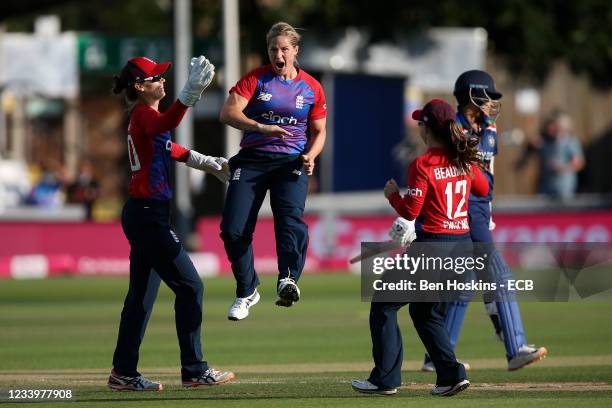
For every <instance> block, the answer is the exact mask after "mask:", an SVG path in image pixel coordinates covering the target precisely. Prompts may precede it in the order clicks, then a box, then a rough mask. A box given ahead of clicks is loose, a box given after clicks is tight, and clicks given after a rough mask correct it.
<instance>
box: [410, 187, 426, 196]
mask: <svg viewBox="0 0 612 408" xmlns="http://www.w3.org/2000/svg"><path fill="white" fill-rule="evenodd" d="M406 195H409V196H414V197H423V190H421V189H420V188H417V187H415V188H410V187H408V190H407V191H406Z"/></svg>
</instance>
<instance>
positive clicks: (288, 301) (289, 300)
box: [276, 278, 300, 307]
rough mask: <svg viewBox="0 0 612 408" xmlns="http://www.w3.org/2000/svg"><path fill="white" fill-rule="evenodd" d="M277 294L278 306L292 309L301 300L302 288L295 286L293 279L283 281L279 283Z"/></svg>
mask: <svg viewBox="0 0 612 408" xmlns="http://www.w3.org/2000/svg"><path fill="white" fill-rule="evenodd" d="M276 294H277V295H278V297H277V298H276V305H277V306H284V307H291V306H293V304H294V303H295V302H297V301H298V300H300V288H298V286H297V285H296V284H295V281H294V280H293V278H283V279H281V280H280V281H279V282H278V289H277V290H276Z"/></svg>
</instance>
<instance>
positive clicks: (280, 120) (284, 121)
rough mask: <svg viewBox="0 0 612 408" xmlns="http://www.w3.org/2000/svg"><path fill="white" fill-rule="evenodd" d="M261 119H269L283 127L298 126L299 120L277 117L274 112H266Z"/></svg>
mask: <svg viewBox="0 0 612 408" xmlns="http://www.w3.org/2000/svg"><path fill="white" fill-rule="evenodd" d="M261 117H263V118H265V119H268V120H269V121H271V122H272V123H280V124H281V125H297V119H296V118H294V117H293V116H291V117H287V116H281V115H275V114H274V111H270V112H264V113H262V114H261Z"/></svg>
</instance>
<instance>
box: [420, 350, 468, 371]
mask: <svg viewBox="0 0 612 408" xmlns="http://www.w3.org/2000/svg"><path fill="white" fill-rule="evenodd" d="M459 363H460V364H463V369H464V370H465V371H470V369H471V368H472V367H471V366H470V364H469V363H464V362H462V361H459ZM421 371H424V372H426V373H435V372H436V367H435V366H434V364H433V361H431V359H430V358H429V355H428V354H425V360H424V361H423V365H422V366H421Z"/></svg>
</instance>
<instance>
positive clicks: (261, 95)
mask: <svg viewBox="0 0 612 408" xmlns="http://www.w3.org/2000/svg"><path fill="white" fill-rule="evenodd" d="M257 99H258V100H260V101H264V102H268V101H269V100H270V99H272V94H271V93H266V92H260V93H259V95H258V96H257Z"/></svg>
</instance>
